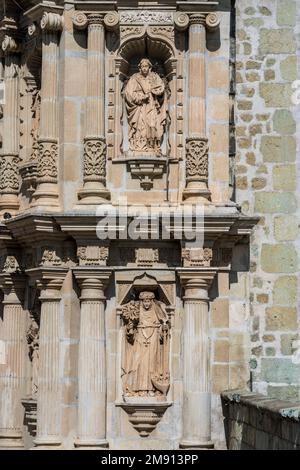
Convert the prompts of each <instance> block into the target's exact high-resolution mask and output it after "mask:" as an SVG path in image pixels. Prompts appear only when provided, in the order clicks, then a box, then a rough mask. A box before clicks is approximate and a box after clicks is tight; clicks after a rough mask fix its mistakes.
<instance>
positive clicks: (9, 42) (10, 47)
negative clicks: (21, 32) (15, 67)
mask: <svg viewBox="0 0 300 470" xmlns="http://www.w3.org/2000/svg"><path fill="white" fill-rule="evenodd" d="M1 48H2V51H3V52H4V53H5V54H14V53H17V52H19V50H20V47H19V45H18V43H17V41H16V40H15V38H14V37H12V36H10V35H8V34H6V35H5V36H4V39H3V41H2V44H1Z"/></svg>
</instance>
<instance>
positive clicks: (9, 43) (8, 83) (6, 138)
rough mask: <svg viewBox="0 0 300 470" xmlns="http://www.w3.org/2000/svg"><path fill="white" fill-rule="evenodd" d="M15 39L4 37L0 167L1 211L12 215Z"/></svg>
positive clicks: (16, 101)
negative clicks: (3, 94) (3, 100)
mask: <svg viewBox="0 0 300 470" xmlns="http://www.w3.org/2000/svg"><path fill="white" fill-rule="evenodd" d="M18 49H19V47H18V44H17V42H16V40H15V39H14V38H13V37H12V36H9V35H6V36H5V38H4V40H3V42H2V50H3V52H4V53H5V68H4V80H5V104H4V114H3V148H2V152H1V167H0V170H1V171H0V194H1V197H0V210H1V211H3V212H5V211H8V212H12V213H15V212H16V211H17V210H18V208H19V200H18V194H19V185H20V184H19V167H18V165H19V161H20V158H19V132H20V129H19V55H18Z"/></svg>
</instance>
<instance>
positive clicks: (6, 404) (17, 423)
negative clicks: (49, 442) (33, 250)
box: [0, 274, 26, 448]
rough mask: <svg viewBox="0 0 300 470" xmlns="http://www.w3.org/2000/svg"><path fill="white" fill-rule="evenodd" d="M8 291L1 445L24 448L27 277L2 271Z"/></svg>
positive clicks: (0, 367)
mask: <svg viewBox="0 0 300 470" xmlns="http://www.w3.org/2000/svg"><path fill="white" fill-rule="evenodd" d="M0 286H1V290H2V291H3V293H4V301H3V320H2V326H1V331H0V341H1V343H2V344H1V348H2V352H3V356H2V357H3V361H2V362H1V364H0V396H1V400H0V448H1V447H5V448H19V447H23V446H24V444H23V439H22V426H23V411H24V409H23V406H22V403H21V399H22V397H23V392H24V384H25V325H26V314H25V312H24V309H23V294H24V287H25V280H24V278H22V277H20V276H19V275H17V274H16V275H13V274H12V275H9V274H1V279H0Z"/></svg>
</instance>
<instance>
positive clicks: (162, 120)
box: [125, 59, 167, 155]
mask: <svg viewBox="0 0 300 470" xmlns="http://www.w3.org/2000/svg"><path fill="white" fill-rule="evenodd" d="M125 102H126V109H127V116H128V124H129V143H130V150H131V151H133V152H135V153H139V154H141V153H146V154H148V153H150V154H155V155H160V154H161V144H162V140H163V135H164V132H165V127H166V122H167V96H166V86H165V83H164V81H163V80H162V79H161V78H160V76H159V75H158V74H157V73H155V72H153V71H152V64H151V62H150V60H149V59H142V60H141V61H140V63H139V72H138V73H135V74H134V75H132V77H131V78H130V79H129V81H128V83H127V85H126V88H125Z"/></svg>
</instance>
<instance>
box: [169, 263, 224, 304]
mask: <svg viewBox="0 0 300 470" xmlns="http://www.w3.org/2000/svg"><path fill="white" fill-rule="evenodd" d="M176 271H177V274H178V276H179V279H180V283H181V285H182V287H183V288H184V289H185V298H184V299H185V300H208V295H207V293H208V290H209V288H210V286H211V284H212V282H213V280H214V278H215V275H216V273H217V271H218V268H205V267H203V268H178V269H177V270H176Z"/></svg>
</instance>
